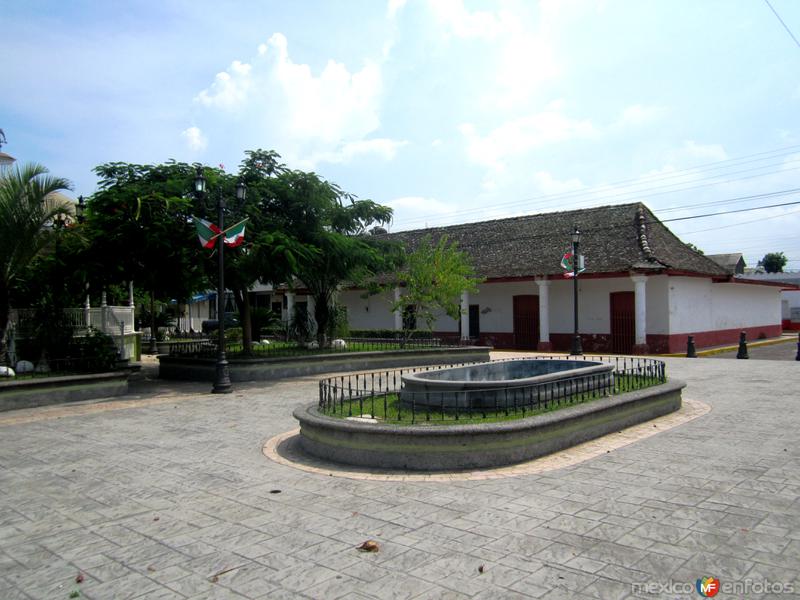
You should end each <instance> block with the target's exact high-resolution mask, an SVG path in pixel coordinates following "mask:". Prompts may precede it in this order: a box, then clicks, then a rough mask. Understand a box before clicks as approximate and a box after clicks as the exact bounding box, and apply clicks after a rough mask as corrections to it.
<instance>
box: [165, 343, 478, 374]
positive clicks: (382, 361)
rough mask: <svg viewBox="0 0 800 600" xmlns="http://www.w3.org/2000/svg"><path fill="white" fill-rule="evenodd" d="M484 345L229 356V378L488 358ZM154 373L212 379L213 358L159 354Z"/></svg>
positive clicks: (458, 361)
mask: <svg viewBox="0 0 800 600" xmlns="http://www.w3.org/2000/svg"><path fill="white" fill-rule="evenodd" d="M490 350H491V348H490V347H488V346H463V347H452V348H426V349H411V350H383V351H377V352H336V353H331V354H311V355H307V356H289V357H276V358H231V359H228V368H229V371H230V378H231V381H269V380H273V379H282V378H284V377H302V376H305V375H317V374H319V373H331V372H341V371H356V370H366V369H381V368H387V367H392V368H395V367H405V366H416V365H432V364H455V363H464V362H478V361H488V360H489V351H490ZM158 361H159V368H158V376H159V377H161V378H163V379H179V380H190V381H214V376H215V372H216V371H215V369H216V359H214V358H193V357H184V356H159V357H158Z"/></svg>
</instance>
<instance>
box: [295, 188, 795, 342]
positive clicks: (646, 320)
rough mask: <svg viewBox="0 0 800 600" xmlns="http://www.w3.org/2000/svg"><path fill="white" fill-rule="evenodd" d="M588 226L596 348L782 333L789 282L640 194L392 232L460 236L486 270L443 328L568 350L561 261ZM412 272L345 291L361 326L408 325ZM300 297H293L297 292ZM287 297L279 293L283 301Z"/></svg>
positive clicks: (582, 290) (589, 301)
mask: <svg viewBox="0 0 800 600" xmlns="http://www.w3.org/2000/svg"><path fill="white" fill-rule="evenodd" d="M575 226H577V227H578V228H579V229H580V231H581V232H582V236H581V240H580V253H581V254H583V255H584V256H585V267H586V269H585V271H584V272H583V273H582V274H581V275H580V276H579V278H578V287H579V307H580V311H579V325H580V334H581V339H582V343H583V349H584V351H586V352H615V353H634V352H640V353H641V352H655V353H672V352H681V351H684V350H685V349H686V342H687V336H688V335H693V336H694V338H695V343H696V345H697V346H698V347H708V346H714V345H719V344H726V343H733V342H736V341H737V340H738V337H739V333H740V332H741V331H746V332H747V334H748V339H757V338H765V337H774V336H778V335H780V333H781V302H780V294H781V289H782V284H779V283H775V282H770V281H763V280H759V281H752V280H750V279H745V278H744V277H741V276H740V277H734V273H733V270H731V269H729V268H726V267H723V266H721V265H720V264H718V263H716V262H714V261H713V260H711V259H709V258H708V257H706V256H703V255H702V254H699V253H698V252H695V251H694V250H692V249H691V248H689V247H688V246H687V245H686V244H684V243H683V242H681V241H680V240H679V239H678V238H677V237H676V236H675V235H674V234H673V233H672V232H671V231H670V230H669V229H668V228H667V227H666V226H665V225H664V224H663V223H661V222H660V221H659V220H658V219H657V218H656V217H655V216H654V215H653V213H652V212H651V211H650V210H649V209H648V208H647V207H646V206H645V205H643V204H641V203H632V204H621V205H616V206H604V207H599V208H592V209H585V210H575V211H568V212H557V213H549V214H539V215H528V216H522V217H513V218H507V219H498V220H492V221H483V222H479V223H466V224H461V225H453V226H449V227H438V228H430V229H421V230H414V231H404V232H400V233H395V234H388V235H386V236H385V237H386V238H387V239H392V240H397V241H400V242H402V243H404V244H405V245H406V248H407V249H409V250H413V249H414V248H415V247H416V246H417V245H418V244H420V243H422V242H423V241H424V240H425V238H426V236H431V237H432V239H433V240H434V241H436V240H437V239H438V238H439V237H441V236H444V235H446V236H448V238H449V239H450V240H452V241H454V242H457V243H458V247H459V248H460V249H461V250H462V251H464V252H465V253H466V254H467V256H468V258H469V260H470V261H471V263H472V265H473V267H474V268H475V270H476V272H477V274H478V275H479V276H481V277H483V278H484V279H485V282H484V283H482V284H481V285H480V286H479V289H478V293H476V294H466V293H465V294H462V299H461V304H462V317H461V319H459V320H454V319H451V318H449V317H447V316H445V315H442V316H441V317H439V318H438V320H437V322H436V324H435V327H434V330H435V332H436V333H437V334H442V335H445V334H450V335H452V334H454V333H459V334H460V336H461V337H462V338H471V339H475V340H477V341H478V342H479V343H482V344H489V345H492V346H495V347H498V348H520V349H539V350H545V351H547V350H560V351H566V350H568V349H569V348H570V342H571V339H572V332H573V301H572V293H573V282H572V280H570V279H565V277H564V271H563V269H562V268H561V266H560V261H561V258H562V256H563V255H564V254H565V252H568V251H569V250H570V246H571V241H570V239H571V238H570V234H571V232H572V231H573V228H574V227H575ZM401 297H402V281H400V282H399V284H398V285H397V286H396V287H395V288H394V289H393V290H391V291H388V292H386V293H383V294H378V295H373V296H369V295H367V294H366V292H365V290H361V289H347V290H343V291H342V292H340V295H339V299H340V302H342V303H343V304H344V305H345V306H346V307H347V311H348V319H349V323H350V327H351V329H401V328H402V315H400V314H393V313H391V312H390V304H391V302H392V301H393V300H394V299H395V298H401ZM293 300H294V299H293ZM279 301H280V300H279Z"/></svg>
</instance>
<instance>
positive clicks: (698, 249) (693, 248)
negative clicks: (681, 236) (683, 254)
mask: <svg viewBox="0 0 800 600" xmlns="http://www.w3.org/2000/svg"><path fill="white" fill-rule="evenodd" d="M686 245H687V246H689V248H691V249H692V250H694V251H695V252H697V253H698V254H705V252H703V251H702V250H700V248H698V247H697V246H695V245H694V244H692V243H691V242H686Z"/></svg>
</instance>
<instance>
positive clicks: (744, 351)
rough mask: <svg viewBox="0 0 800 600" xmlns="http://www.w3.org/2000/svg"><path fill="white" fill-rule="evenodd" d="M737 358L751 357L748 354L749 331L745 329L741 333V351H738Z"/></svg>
mask: <svg viewBox="0 0 800 600" xmlns="http://www.w3.org/2000/svg"><path fill="white" fill-rule="evenodd" d="M736 358H750V356H749V355H748V354H747V332H746V331H743V332H742V333H740V334H739V351H738V352H737V353H736Z"/></svg>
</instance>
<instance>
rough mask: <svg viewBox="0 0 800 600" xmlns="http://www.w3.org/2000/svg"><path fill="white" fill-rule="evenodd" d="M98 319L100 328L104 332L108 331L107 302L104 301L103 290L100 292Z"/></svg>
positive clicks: (104, 292)
mask: <svg viewBox="0 0 800 600" xmlns="http://www.w3.org/2000/svg"><path fill="white" fill-rule="evenodd" d="M100 320H101V321H102V323H101V325H100V330H101V331H103V332H104V333H108V330H109V327H108V302H106V291H105V290H103V291H102V292H100Z"/></svg>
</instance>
